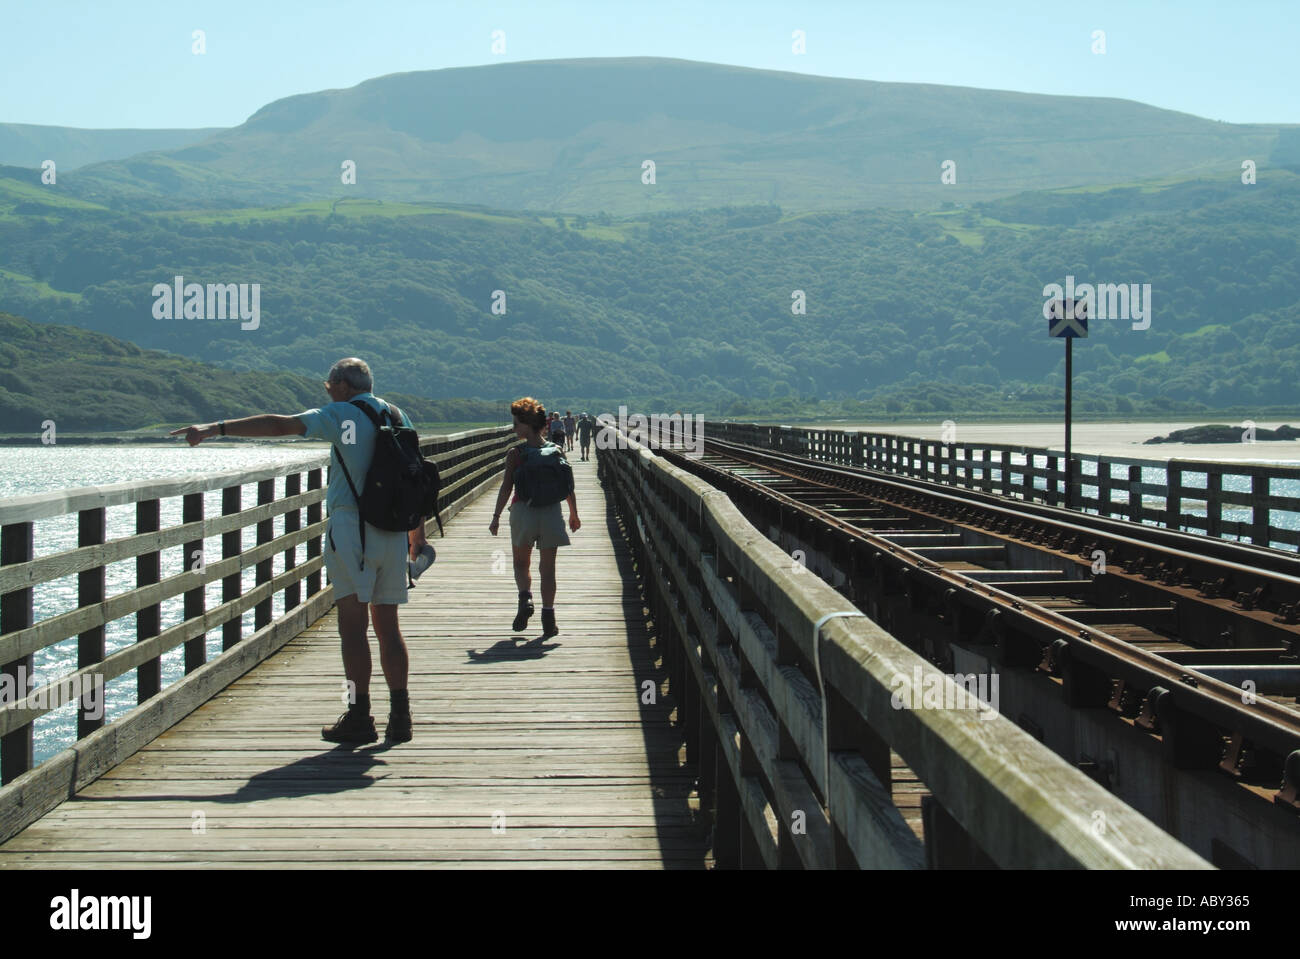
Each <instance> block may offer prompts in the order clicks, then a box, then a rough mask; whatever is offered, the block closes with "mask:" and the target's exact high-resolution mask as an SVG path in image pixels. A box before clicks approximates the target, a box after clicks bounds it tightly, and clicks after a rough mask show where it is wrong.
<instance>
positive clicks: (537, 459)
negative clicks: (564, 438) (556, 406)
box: [515, 443, 573, 506]
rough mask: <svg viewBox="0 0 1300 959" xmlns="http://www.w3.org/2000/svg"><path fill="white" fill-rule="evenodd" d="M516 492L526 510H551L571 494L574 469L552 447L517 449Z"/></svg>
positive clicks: (554, 447) (524, 447) (561, 454)
mask: <svg viewBox="0 0 1300 959" xmlns="http://www.w3.org/2000/svg"><path fill="white" fill-rule="evenodd" d="M515 489H516V490H518V491H519V498H520V499H521V500H523V501H524V502H525V503H527V504H528V505H529V506H551V505H553V504H555V503H559V502H560V501H562V500H564V499H567V498H568V496H569V494H570V493H572V492H573V467H572V466H570V465H569V461H568V460H566V459H565V458H564V450H562V449H560V447H558V446H556V445H555V444H554V443H547V444H545V445H544V446H529V445H528V444H527V443H525V444H524V445H523V446H522V447H520V451H519V465H518V466H516V467H515Z"/></svg>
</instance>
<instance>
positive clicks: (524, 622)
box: [510, 596, 534, 633]
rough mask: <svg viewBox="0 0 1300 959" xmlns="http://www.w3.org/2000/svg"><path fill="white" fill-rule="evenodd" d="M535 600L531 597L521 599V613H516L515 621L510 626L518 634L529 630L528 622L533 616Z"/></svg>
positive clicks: (521, 597)
mask: <svg viewBox="0 0 1300 959" xmlns="http://www.w3.org/2000/svg"><path fill="white" fill-rule="evenodd" d="M533 609H534V606H533V598H532V597H531V596H520V597H519V612H517V613H515V621H514V622H513V623H511V624H510V627H511V629H513V630H514V631H515V632H516V633H522V632H523V631H524V630H525V629H527V628H528V620H529V618H531V617H532V615H533Z"/></svg>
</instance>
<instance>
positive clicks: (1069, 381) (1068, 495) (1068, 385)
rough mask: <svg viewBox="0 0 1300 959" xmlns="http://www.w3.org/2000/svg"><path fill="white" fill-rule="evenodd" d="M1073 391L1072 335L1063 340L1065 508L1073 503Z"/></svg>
mask: <svg viewBox="0 0 1300 959" xmlns="http://www.w3.org/2000/svg"><path fill="white" fill-rule="evenodd" d="M1073 392H1074V337H1072V336H1070V337H1066V340H1065V508H1066V509H1070V508H1071V507H1072V506H1073V505H1074V469H1073V467H1072V464H1073V462H1074V461H1073V460H1072V459H1071V458H1070V420H1071V415H1070V414H1071V409H1070V400H1071V394H1072V393H1073Z"/></svg>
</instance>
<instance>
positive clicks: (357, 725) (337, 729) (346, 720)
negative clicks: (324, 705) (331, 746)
mask: <svg viewBox="0 0 1300 959" xmlns="http://www.w3.org/2000/svg"><path fill="white" fill-rule="evenodd" d="M320 738H321V739H323V740H325V741H326V742H327V743H373V742H374V741H375V740H377V739H378V738H379V733H377V732H376V731H375V717H373V716H367V715H365V714H364V713H362V712H360V711H358V710H352V709H349V710H348V711H347V712H345V713H344V714H343V715H342V716H340V717H339V721H338V722H336V723H335V724H334V725H333V726H324V727H322V728H321V731H320Z"/></svg>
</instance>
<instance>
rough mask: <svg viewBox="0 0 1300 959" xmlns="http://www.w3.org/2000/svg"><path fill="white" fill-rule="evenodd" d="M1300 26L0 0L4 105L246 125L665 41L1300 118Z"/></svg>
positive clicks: (646, 6)
mask: <svg viewBox="0 0 1300 959" xmlns="http://www.w3.org/2000/svg"><path fill="white" fill-rule="evenodd" d="M1298 25H1300V0H1262V2H1240V3H1236V2H1230V0H1183V2H1163V0H1088V2H1086V3H1085V2H1079V0H1036V2H1035V0H1029V2H1020V0H1007V2H991V0H968V2H962V0H891V2H887V3H886V2H878V0H856V2H854V0H789V2H781V3H778V2H768V0H734V2H733V0H692V2H687V3H681V2H673V0H525V2H498V3H492V2H490V0H470V2H465V0H457V2H448V0H424V2H419V0H359V2H336V0H292V2H290V0H256V2H253V0H217V2H209V0H70V2H64V3H60V4H57V5H54V6H50V5H48V4H41V3H39V2H32V0H0V75H2V76H3V83H0V122H12V123H41V124H51V125H58V126H77V127H100V128H109V127H201V126H234V125H236V124H238V123H241V122H243V121H244V120H245V119H247V118H248V116H249V115H250V114H252V113H253V112H255V111H256V110H257V109H258V108H260V107H262V106H263V105H264V104H266V103H269V102H270V101H272V100H276V99H279V98H280V97H284V96H289V95H291V94H295V93H307V92H310V91H314V90H324V89H331V88H339V87H350V86H353V85H354V84H356V83H359V82H361V81H362V80H367V79H369V78H371V77H376V76H382V75H384V74H387V73H398V72H404V71H408V70H432V69H439V68H442V67H456V66H471V65H475V64H485V63H495V62H500V61H502V60H547V59H558V58H567V57H619V56H664V57H679V58H682V59H687V60H704V61H710V62H715V63H728V64H736V65H740V66H749V67H759V68H764V69H774V70H790V71H795V72H799V73H811V74H819V75H823V76H836V77H858V78H862V79H869V80H887V81H905V82H925V83H944V84H954V85H958V86H972V87H986V88H992V89H1002V90H1023V91H1028V92H1033V93H1061V94H1075V95H1084V96H1106V97H1122V98H1125V99H1130V100H1139V101H1142V102H1144V103H1150V104H1153V105H1155V106H1159V107H1166V108H1169V109H1173V110H1181V111H1184V112H1187V113H1194V114H1196V115H1198V116H1203V117H1208V118H1210V119H1218V120H1228V121H1231V122H1236V123H1247V122H1278V123H1295V122H1300V55H1297V49H1296V47H1297V39H1298V38H1300V30H1298V29H1297V26H1298ZM195 29H203V30H204V31H206V38H207V53H206V54H205V55H203V56H195V55H193V54H192V53H191V33H192V32H193V31H194V30H195ZM498 29H499V30H504V31H505V37H506V52H505V55H504V56H501V55H494V54H493V53H492V51H491V33H492V31H494V30H498ZM796 29H800V30H803V31H804V32H805V33H806V35H807V53H806V54H804V55H802V56H797V55H794V54H793V53H792V52H791V33H792V32H793V31H794V30H796ZM1094 30H1103V31H1105V40H1106V52H1105V54H1104V55H1097V54H1094V53H1093V52H1092V46H1093V40H1092V33H1093V31H1094Z"/></svg>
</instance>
